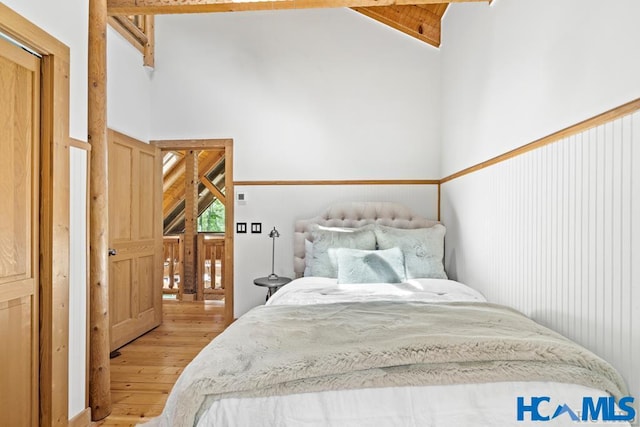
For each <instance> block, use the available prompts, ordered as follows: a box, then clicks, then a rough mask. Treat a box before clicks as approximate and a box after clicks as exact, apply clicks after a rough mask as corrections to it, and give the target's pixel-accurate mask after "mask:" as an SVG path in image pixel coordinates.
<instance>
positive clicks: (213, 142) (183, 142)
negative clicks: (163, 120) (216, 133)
mask: <svg viewBox="0 0 640 427" xmlns="http://www.w3.org/2000/svg"><path fill="white" fill-rule="evenodd" d="M231 143H233V139H167V140H160V141H157V140H156V141H150V142H149V144H153V145H155V146H156V147H158V148H160V149H161V150H162V151H175V150H211V149H214V148H223V149H224V148H225V146H226V145H227V144H231Z"/></svg>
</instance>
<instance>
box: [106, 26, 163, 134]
mask: <svg viewBox="0 0 640 427" xmlns="http://www.w3.org/2000/svg"><path fill="white" fill-rule="evenodd" d="M152 75H153V71H152V70H151V69H149V68H146V67H143V66H142V54H141V53H140V51H139V50H138V49H136V48H135V47H134V46H133V45H132V44H131V43H129V42H128V41H127V40H125V39H124V37H122V36H121V35H120V33H118V32H117V31H115V30H114V29H113V28H111V26H109V27H108V29H107V124H108V126H109V128H110V129H113V130H116V131H118V132H120V133H123V134H125V135H128V136H130V137H132V138H136V139H138V140H140V141H143V142H148V141H149V135H150V132H151V129H150V128H151V76H152Z"/></svg>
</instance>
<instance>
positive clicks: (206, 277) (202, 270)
mask: <svg viewBox="0 0 640 427" xmlns="http://www.w3.org/2000/svg"><path fill="white" fill-rule="evenodd" d="M197 254H198V283H197V286H198V287H197V291H196V298H197V299H198V300H207V299H218V298H219V297H221V296H224V281H223V280H222V278H223V277H224V235H220V234H209V233H198V237H197Z"/></svg>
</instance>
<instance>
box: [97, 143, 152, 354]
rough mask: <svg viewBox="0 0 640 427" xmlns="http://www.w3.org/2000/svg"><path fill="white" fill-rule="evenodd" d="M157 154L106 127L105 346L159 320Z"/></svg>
mask: <svg viewBox="0 0 640 427" xmlns="http://www.w3.org/2000/svg"><path fill="white" fill-rule="evenodd" d="M161 209H162V156H161V153H160V150H159V149H158V148H156V147H154V146H151V145H148V144H144V143H142V142H140V141H136V140H134V139H132V138H129V137H127V136H125V135H122V134H120V133H118V132H115V131H109V247H110V248H112V249H114V250H115V251H116V255H115V256H111V257H109V316H110V321H111V350H115V349H117V348H119V347H121V346H123V345H124V344H126V343H128V342H129V341H131V340H134V339H135V338H137V337H139V336H140V335H142V334H144V333H145V332H147V331H149V330H151V329H152V328H154V327H156V326H158V325H159V324H160V322H161V321H162V268H163V260H162V250H163V249H162V223H161V219H162V216H161Z"/></svg>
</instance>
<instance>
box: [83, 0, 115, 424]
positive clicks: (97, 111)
mask: <svg viewBox="0 0 640 427" xmlns="http://www.w3.org/2000/svg"><path fill="white" fill-rule="evenodd" d="M88 102H89V105H88V114H89V116H88V118H89V123H88V138H89V143H91V165H90V169H91V179H90V207H91V213H90V221H89V222H90V235H89V241H90V245H89V246H90V250H89V263H90V270H89V280H90V283H89V287H90V308H89V316H90V320H89V322H90V327H91V329H90V331H91V336H90V348H91V351H90V355H89V372H90V375H89V405H90V406H91V417H92V419H93V420H101V419H103V418H105V417H106V416H107V415H109V414H110V413H111V368H110V362H109V345H110V344H109V332H110V331H109V327H110V325H109V261H108V250H109V240H108V239H109V212H108V208H109V203H108V190H109V187H108V183H109V180H108V176H107V175H108V170H109V168H108V163H107V160H108V145H107V1H106V0H89V100H88Z"/></svg>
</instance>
